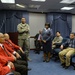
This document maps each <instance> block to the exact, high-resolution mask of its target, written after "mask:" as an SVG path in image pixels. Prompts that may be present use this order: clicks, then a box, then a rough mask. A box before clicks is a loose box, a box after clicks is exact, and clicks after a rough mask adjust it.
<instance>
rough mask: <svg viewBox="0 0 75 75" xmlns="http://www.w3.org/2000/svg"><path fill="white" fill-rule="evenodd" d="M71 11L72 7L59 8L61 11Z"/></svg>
mask: <svg viewBox="0 0 75 75" xmlns="http://www.w3.org/2000/svg"><path fill="white" fill-rule="evenodd" d="M72 9H74V7H63V8H61V10H72Z"/></svg>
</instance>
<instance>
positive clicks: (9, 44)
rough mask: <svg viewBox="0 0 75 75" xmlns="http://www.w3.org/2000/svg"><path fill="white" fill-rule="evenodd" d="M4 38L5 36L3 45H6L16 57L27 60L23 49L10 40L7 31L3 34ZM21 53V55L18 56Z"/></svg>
mask: <svg viewBox="0 0 75 75" xmlns="http://www.w3.org/2000/svg"><path fill="white" fill-rule="evenodd" d="M4 38H5V43H4V45H5V46H6V48H7V49H8V50H9V51H10V52H11V53H13V54H15V55H16V57H17V58H21V59H23V60H27V58H26V54H25V53H24V51H23V50H22V48H21V47H19V46H17V45H15V44H14V43H13V42H12V41H11V40H10V37H9V35H8V34H7V33H5V34H4ZM20 55H21V56H20Z"/></svg>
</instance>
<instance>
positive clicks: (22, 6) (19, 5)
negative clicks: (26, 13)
mask: <svg viewBox="0 0 75 75" xmlns="http://www.w3.org/2000/svg"><path fill="white" fill-rule="evenodd" d="M16 6H18V7H21V8H25V6H24V5H21V4H16Z"/></svg>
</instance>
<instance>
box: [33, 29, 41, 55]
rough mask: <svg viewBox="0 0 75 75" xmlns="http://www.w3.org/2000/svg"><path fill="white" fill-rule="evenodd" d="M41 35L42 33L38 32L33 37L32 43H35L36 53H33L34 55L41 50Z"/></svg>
mask: <svg viewBox="0 0 75 75" xmlns="http://www.w3.org/2000/svg"><path fill="white" fill-rule="evenodd" d="M41 33H42V31H41V30H39V33H38V34H36V35H35V38H34V39H35V41H34V43H35V47H36V51H35V53H38V54H39V53H40V50H41V48H42V40H41V39H42V35H41Z"/></svg>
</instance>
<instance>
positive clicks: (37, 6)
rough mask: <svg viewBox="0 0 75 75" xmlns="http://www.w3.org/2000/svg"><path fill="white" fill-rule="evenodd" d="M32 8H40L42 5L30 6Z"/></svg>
mask: <svg viewBox="0 0 75 75" xmlns="http://www.w3.org/2000/svg"><path fill="white" fill-rule="evenodd" d="M29 7H30V8H39V7H40V5H29Z"/></svg>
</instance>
